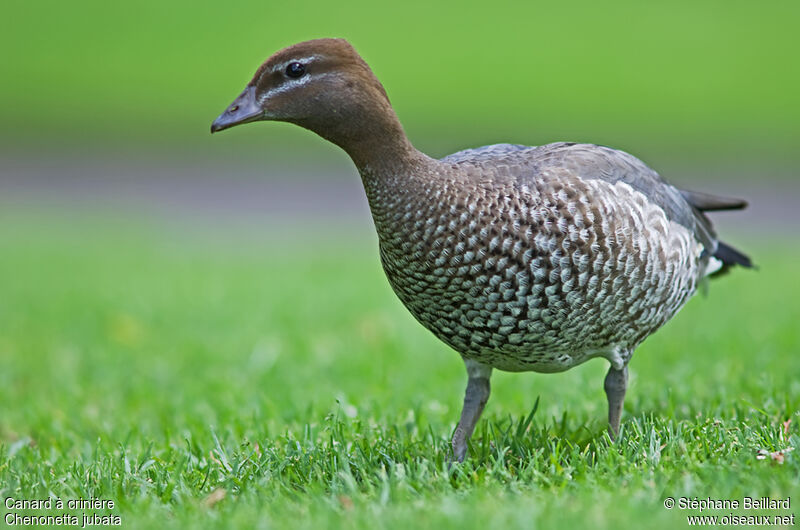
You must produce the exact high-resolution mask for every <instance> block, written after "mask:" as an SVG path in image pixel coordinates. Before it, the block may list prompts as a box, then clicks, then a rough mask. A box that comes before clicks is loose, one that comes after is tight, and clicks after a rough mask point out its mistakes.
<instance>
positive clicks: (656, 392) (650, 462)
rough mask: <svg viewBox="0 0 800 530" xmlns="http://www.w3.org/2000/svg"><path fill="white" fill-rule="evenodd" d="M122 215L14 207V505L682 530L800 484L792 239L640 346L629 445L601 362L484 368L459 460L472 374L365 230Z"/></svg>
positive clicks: (0, 309) (0, 232)
mask: <svg viewBox="0 0 800 530" xmlns="http://www.w3.org/2000/svg"><path fill="white" fill-rule="evenodd" d="M37 216H38V219H37V220H36V221H33V219H34V218H35V217H37ZM109 219H110V217H103V218H95V219H92V218H89V217H75V216H62V217H59V216H58V215H56V214H53V213H52V212H51V213H49V214H47V215H41V214H38V213H37V214H34V213H30V212H29V213H25V214H24V213H22V211H16V212H15V211H13V210H5V211H4V212H3V213H0V221H2V222H0V278H2V280H0V358H2V370H0V404H2V410H3V413H2V415H0V497H3V498H6V497H9V496H12V497H15V498H45V497H48V496H53V497H58V498H61V499H63V500H66V499H70V498H81V497H82V498H87V497H97V498H103V499H112V500H114V501H115V502H116V503H117V506H116V507H115V509H114V510H112V513H114V514H116V515H119V516H120V517H121V518H122V522H123V525H124V526H125V527H128V528H137V527H138V528H154V527H161V528H164V527H174V528H189V527H221V528H223V527H224V528H228V527H242V528H251V527H252V528H287V527H292V528H315V529H316V528H337V527H340V526H342V525H346V526H351V527H355V528H442V527H460V528H487V527H496V528H538V527H543V528H546V527H554V526H558V527H571V526H575V527H596V528H621V527H637V528H640V527H642V525H643V524H645V523H646V524H647V525H648V526H662V527H675V526H677V527H679V528H681V527H684V526H685V525H686V515H690V514H697V513H699V512H698V511H697V510H694V511H681V510H679V509H674V510H671V511H670V510H667V509H665V508H664V507H663V501H664V499H665V498H666V497H670V496H671V497H675V498H679V497H682V496H687V497H694V496H697V497H700V498H706V497H709V496H710V497H714V498H741V497H742V496H745V495H749V496H753V497H758V496H766V495H769V496H772V497H786V496H789V495H791V494H793V493H794V494H796V493H797V491H799V489H798V484H799V481H798V476H799V475H800V455H798V450H795V451H794V452H792V451H790V448H795V449H797V448H798V446H800V436H799V435H798V423H800V414H798V411H799V410H800V365H798V363H797V352H798V351H800V337H798V333H800V332H798V328H797V322H798V321H800V308H798V304H797V300H798V298H800V287H798V283H797V282H796V264H797V261H798V257H800V254H798V251H797V249H796V247H795V246H778V245H770V244H769V243H768V242H761V243H760V244H751V245H745V246H747V247H748V248H747V250H749V251H751V253H752V254H753V255H754V256H755V257H756V259H757V261H758V262H759V264H760V266H761V269H760V271H758V272H745V271H736V273H735V274H732V275H730V276H729V277H727V278H724V279H721V280H720V281H718V282H714V283H713V285H711V290H710V296H709V297H708V298H702V297H697V298H696V299H695V300H693V301H692V302H691V303H690V304H689V305H688V307H687V308H686V309H685V310H684V311H683V312H682V313H681V314H680V315H678V317H676V318H675V320H674V321H672V322H671V323H670V324H668V325H667V326H666V327H665V328H664V329H663V330H661V331H660V332H659V333H657V334H656V335H655V336H653V337H652V338H651V339H649V340H648V341H647V342H646V343H645V344H644V345H643V346H642V347H641V348H640V350H639V351H638V352H637V353H636V355H635V357H634V359H633V361H632V364H631V370H632V380H631V385H630V390H629V393H628V399H627V401H626V406H625V416H624V418H623V422H624V423H623V434H622V437H621V440H620V441H619V442H618V443H616V444H612V443H610V442H609V440H608V438H607V436H606V435H605V434H604V428H605V420H604V417H605V397H604V395H603V391H602V378H603V375H604V373H605V369H606V366H605V363H604V362H601V361H593V362H589V363H587V364H585V365H583V366H581V367H578V368H576V369H574V370H571V371H569V372H567V373H564V374H557V375H537V374H502V373H496V374H495V377H494V378H493V395H492V398H491V400H490V402H489V405H488V407H487V410H486V413H485V415H484V419H483V421H482V423H481V424H480V425H479V427H478V431H477V432H476V435H475V437H474V439H473V444H472V447H471V451H470V457H469V461H468V462H466V463H465V464H463V465H460V466H455V467H454V468H452V469H448V465H447V462H448V438H449V436H450V434H451V432H452V430H453V428H454V422H455V420H456V417H457V414H458V412H459V409H460V399H461V396H462V392H463V387H464V384H465V379H464V373H463V368H462V366H461V362H460V360H459V359H458V356H457V355H456V354H455V353H453V352H452V351H450V350H448V349H447V348H446V347H445V346H443V345H441V344H439V343H438V342H437V341H436V340H435V339H434V338H433V337H432V336H430V335H429V333H428V332H427V331H425V330H424V329H422V328H421V327H420V326H419V325H418V324H416V323H415V322H414V321H413V320H412V319H411V317H410V316H409V315H407V314H406V312H405V310H404V309H403V308H402V307H401V305H400V303H399V302H398V301H397V300H396V299H395V298H394V296H393V295H392V293H391V292H390V290H389V288H388V286H387V284H386V282H385V279H384V278H383V277H382V272H381V271H380V269H379V266H378V259H377V254H376V252H375V251H374V249H373V248H372V245H371V242H365V241H358V242H354V241H352V239H348V238H346V237H344V238H343V237H341V236H339V237H334V236H330V237H327V236H325V235H324V234H323V235H320V234H317V235H316V236H309V233H308V232H303V231H300V230H299V231H298V232H297V233H298V234H302V235H303V236H302V237H297V238H296V239H290V238H287V237H286V236H285V235H284V236H283V237H276V236H275V237H273V236H265V237H263V238H252V239H248V238H245V237H242V238H240V239H239V240H234V241H229V240H227V237H228V232H227V231H226V229H225V227H222V228H218V229H217V230H216V231H215V232H214V233H212V234H206V235H197V234H195V235H191V236H190V235H186V234H183V233H181V232H179V231H173V230H170V229H169V227H166V228H165V227H163V226H156V225H155V224H154V225H142V224H141V223H125V222H122V221H118V222H110V221H109ZM233 232H235V231H234V230H231V233H233ZM220 236H223V237H220ZM537 400H538V408H536V409H534V404H535V403H536V402H537ZM534 410H535V413H534V414H533V415H532V416H531V415H530V414H531V412H532V411H534ZM787 421H790V423H789V424H788V426H786V427H785V425H784V422H787ZM778 451H784V453H783V454H784V461H783V463H782V464H781V463H779V462H778V461H776V460H775V459H774V458H772V457H771V456H769V455H767V456H766V458H763V459H761V458H759V454H762V455H763V454H764V452H766V453H772V452H778ZM215 492H216V493H215ZM223 493H224V497H223ZM220 499H221V500H220ZM793 500H794V501H795V502H796V501H797V499H793ZM28 513H33V514H40V515H41V514H42V513H43V512H36V511H34V512H28ZM703 513H704V514H707V513H719V514H720V515H725V514H726V513H727V512H703ZM766 513H771V512H766V511H757V512H748V514H758V515H763V514H766ZM777 513H789V512H786V511H779V512H777Z"/></svg>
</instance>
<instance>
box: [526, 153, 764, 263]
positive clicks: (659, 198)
mask: <svg viewBox="0 0 800 530" xmlns="http://www.w3.org/2000/svg"><path fill="white" fill-rule="evenodd" d="M519 156H524V157H525V158H526V159H527V161H528V163H529V165H528V167H529V169H528V170H527V171H523V173H530V174H529V175H522V174H521V175H520V177H521V178H523V179H525V178H535V175H536V174H540V172H542V171H547V170H548V169H549V170H559V171H562V172H563V171H566V172H567V173H568V174H569V175H570V176H572V177H573V178H578V179H582V180H592V179H599V180H603V181H605V182H608V183H610V184H616V183H618V182H623V183H625V184H627V185H628V186H630V187H631V188H633V189H634V190H636V191H639V192H640V193H642V194H643V195H644V196H645V197H647V199H648V200H649V201H650V202H651V203H653V204H656V205H658V206H659V207H660V208H661V209H662V210H664V212H665V214H666V215H667V218H668V219H670V220H672V221H674V222H676V223H678V224H680V225H682V226H684V227H686V228H687V229H689V230H690V231H691V232H692V233H693V234H694V236H695V238H696V239H697V241H699V242H700V243H701V244H702V245H703V247H704V248H705V250H706V253H707V255H709V256H714V257H715V258H717V259H718V260H719V261H720V262H721V269H719V270H718V271H717V272H724V271H725V270H726V269H727V268H728V267H730V266H733V265H741V266H744V267H751V266H752V263H751V261H750V258H748V257H747V256H746V255H744V254H742V253H741V252H739V251H737V250H736V249H734V248H732V247H731V246H729V245H726V244H725V243H722V242H721V241H719V240H718V239H717V234H716V233H715V232H714V228H713V227H712V225H711V221H710V220H709V218H708V217H707V216H706V215H705V213H703V212H706V211H713V210H731V209H741V208H744V207H745V206H746V205H747V203H746V201H743V200H740V199H730V198H727V197H717V196H714V195H709V194H706V193H698V192H692V191H687V190H679V189H678V188H676V187H675V186H673V185H672V184H670V183H668V182H667V181H665V180H664V179H663V178H661V176H660V175H659V174H658V173H656V172H655V171H653V170H652V169H650V168H649V167H647V166H646V165H645V164H644V162H642V161H641V160H639V159H638V158H636V157H634V156H633V155H630V154H628V153H625V152H623V151H617V150H616V149H611V148H609V147H603V146H599V145H593V144H574V143H558V144H549V145H544V146H541V147H538V148H535V149H532V150H531V151H530V152H526V153H522V152H521V153H520V154H519Z"/></svg>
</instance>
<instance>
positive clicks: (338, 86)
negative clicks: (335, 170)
mask: <svg viewBox="0 0 800 530" xmlns="http://www.w3.org/2000/svg"><path fill="white" fill-rule="evenodd" d="M262 120H266V121H285V122H290V123H295V124H297V125H300V126H302V127H305V128H307V129H311V130H312V131H314V132H316V133H317V134H319V135H321V136H323V137H325V138H327V139H328V140H331V141H333V142H334V143H337V144H339V145H341V146H342V147H347V144H352V143H353V142H354V141H356V142H357V141H358V138H360V137H366V136H368V135H369V134H375V133H376V132H377V131H376V129H380V128H384V129H385V128H386V124H387V122H392V121H396V117H395V115H394V111H393V110H392V108H391V105H390V104H389V99H388V97H387V96H386V92H385V91H384V89H383V86H382V85H381V84H380V82H379V81H378V80H377V79H376V78H375V76H374V75H373V73H372V71H371V70H370V68H369V66H367V63H365V62H364V60H363V59H362V58H361V57H360V56H359V55H358V53H356V51H355V50H354V49H353V47H352V46H351V45H350V44H349V43H348V42H347V41H346V40H344V39H317V40H310V41H306V42H301V43H299V44H295V45H294V46H289V47H288V48H284V49H283V50H280V51H278V52H277V53H275V54H274V55H272V57H270V58H269V59H267V61H266V62H265V63H264V64H263V65H261V67H260V68H259V69H258V70H257V71H256V74H255V76H253V79H252V80H251V81H250V82H249V83H248V84H247V86H246V87H245V89H244V91H243V92H242V93H241V94H240V95H239V97H237V98H236V99H235V100H234V101H233V103H231V104H230V106H228V108H227V109H226V110H225V112H223V113H222V114H220V115H219V117H218V118H217V119H216V120H214V123H213V124H212V125H211V132H212V133H214V132H218V131H222V130H225V129H228V128H230V127H233V126H236V125H241V124H243V123H250V122H253V121H262ZM398 127H399V124H398ZM400 130H401V131H402V129H400Z"/></svg>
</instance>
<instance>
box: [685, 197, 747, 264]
mask: <svg viewBox="0 0 800 530" xmlns="http://www.w3.org/2000/svg"><path fill="white" fill-rule="evenodd" d="M680 191H681V195H683V198H684V199H686V202H688V203H689V204H691V205H692V206H693V207H694V208H695V209H696V210H697V211H698V212H699V214H700V216H701V217H702V218H703V220H705V222H706V223H707V226H708V227H711V221H709V219H708V217H707V216H706V215H705V212H716V211H721V210H743V209H744V208H747V201H744V200H742V199H734V198H730V197H720V196H718V195H711V194H708V193H701V192H697V191H689V190H680ZM713 257H714V258H716V260H714V261H716V263H713V264H711V263H710V264H709V271H708V275H709V276H710V277H712V278H714V277H716V276H721V275H723V274H725V273H727V272H728V271H729V270H730V268H731V267H735V266H739V267H744V268H746V269H752V268H754V267H755V266H754V265H753V262H752V260H751V259H750V257H749V256H747V255H746V254H744V253H742V252H740V251H738V250H736V249H735V248H733V247H732V246H730V245H728V244H726V243H723V242H722V241H717V249H716V250H715V251H714V254H713Z"/></svg>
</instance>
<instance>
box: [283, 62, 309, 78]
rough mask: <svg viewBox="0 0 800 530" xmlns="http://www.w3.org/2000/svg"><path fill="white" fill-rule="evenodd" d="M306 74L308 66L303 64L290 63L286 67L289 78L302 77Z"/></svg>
mask: <svg viewBox="0 0 800 530" xmlns="http://www.w3.org/2000/svg"><path fill="white" fill-rule="evenodd" d="M305 73H306V65H304V64H303V63H289V66H287V67H286V75H287V76H289V77H295V78H297V77H302V76H303V74H305Z"/></svg>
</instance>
